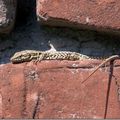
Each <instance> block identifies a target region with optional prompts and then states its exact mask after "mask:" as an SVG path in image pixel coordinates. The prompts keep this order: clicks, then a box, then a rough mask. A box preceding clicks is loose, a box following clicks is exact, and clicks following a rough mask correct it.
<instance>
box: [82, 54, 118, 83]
mask: <svg viewBox="0 0 120 120" xmlns="http://www.w3.org/2000/svg"><path fill="white" fill-rule="evenodd" d="M115 59H120V56H119V55H113V56H111V57H109V58H107V59H106V60H105V61H103V62H102V63H101V64H100V65H98V66H97V67H96V68H95V70H94V71H93V72H92V73H91V74H90V75H89V76H88V77H87V78H86V79H85V80H83V81H82V84H83V83H84V82H85V81H87V80H88V79H89V78H90V77H91V76H92V75H93V74H94V73H95V72H96V71H97V70H98V69H99V68H100V67H101V66H103V65H104V64H105V63H107V62H109V61H111V60H115Z"/></svg>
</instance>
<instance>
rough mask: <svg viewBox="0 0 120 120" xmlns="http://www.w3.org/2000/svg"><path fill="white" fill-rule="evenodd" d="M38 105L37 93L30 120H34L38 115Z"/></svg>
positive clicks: (38, 97)
mask: <svg viewBox="0 0 120 120" xmlns="http://www.w3.org/2000/svg"><path fill="white" fill-rule="evenodd" d="M39 104H40V94H39V93H38V96H37V100H36V104H35V107H34V111H33V114H32V119H35V117H36V114H37V113H38V106H39Z"/></svg>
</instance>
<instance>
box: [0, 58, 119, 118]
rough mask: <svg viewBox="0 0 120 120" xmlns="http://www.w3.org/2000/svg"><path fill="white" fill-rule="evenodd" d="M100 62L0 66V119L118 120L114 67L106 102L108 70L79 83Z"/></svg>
mask: <svg viewBox="0 0 120 120" xmlns="http://www.w3.org/2000/svg"><path fill="white" fill-rule="evenodd" d="M99 63H100V61H89V60H85V61H75V62H73V61H55V60H54V61H42V62H40V63H38V64H37V65H34V64H33V63H31V62H29V63H23V64H14V65H13V64H6V65H1V66H0V118H104V117H105V111H107V112H106V113H107V114H106V118H120V114H119V111H120V108H119V104H120V103H119V101H118V96H117V95H118V94H117V86H116V82H115V77H116V78H117V80H118V82H120V81H119V79H118V77H119V74H120V73H119V72H120V68H119V67H115V68H114V76H115V77H113V79H112V83H111V87H110V94H109V99H108V101H107V100H106V96H107V94H108V81H109V79H108V78H109V77H108V76H109V72H108V71H107V70H108V68H109V67H105V68H101V69H99V70H98V71H97V72H96V73H95V74H94V75H93V76H91V78H90V79H89V80H88V81H86V82H85V83H84V84H81V82H82V81H83V80H84V79H85V78H86V77H87V76H88V74H90V73H91V72H92V69H90V68H92V67H93V66H95V65H98V64H99ZM115 64H116V65H118V64H120V63H118V62H116V63H115Z"/></svg>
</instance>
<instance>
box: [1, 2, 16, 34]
mask: <svg viewBox="0 0 120 120" xmlns="http://www.w3.org/2000/svg"><path fill="white" fill-rule="evenodd" d="M16 6H17V0H0V33H1V34H3V33H5V34H7V33H10V32H11V30H12V29H13V26H14V23H15V14H16Z"/></svg>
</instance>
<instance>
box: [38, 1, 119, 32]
mask: <svg viewBox="0 0 120 120" xmlns="http://www.w3.org/2000/svg"><path fill="white" fill-rule="evenodd" d="M37 16H38V19H41V22H42V23H44V24H48V25H55V26H74V27H79V28H89V29H95V30H100V31H110V30H111V31H117V32H119V31H120V0H97V1H96V0H37Z"/></svg>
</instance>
